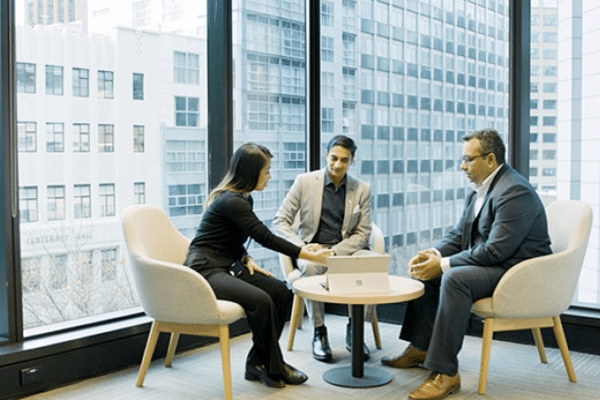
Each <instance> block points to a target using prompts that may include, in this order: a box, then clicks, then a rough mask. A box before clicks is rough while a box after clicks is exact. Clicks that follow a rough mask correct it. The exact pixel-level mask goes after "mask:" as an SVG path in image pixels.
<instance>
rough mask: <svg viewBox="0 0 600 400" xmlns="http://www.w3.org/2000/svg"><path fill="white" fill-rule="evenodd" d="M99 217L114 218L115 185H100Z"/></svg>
mask: <svg viewBox="0 0 600 400" xmlns="http://www.w3.org/2000/svg"><path fill="white" fill-rule="evenodd" d="M99 195H100V216H101V217H114V216H115V184H114V183H101V184H100V186H99Z"/></svg>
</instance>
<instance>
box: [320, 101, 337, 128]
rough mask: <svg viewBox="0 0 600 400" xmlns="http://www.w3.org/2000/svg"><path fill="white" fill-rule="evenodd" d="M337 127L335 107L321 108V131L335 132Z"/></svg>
mask: <svg viewBox="0 0 600 400" xmlns="http://www.w3.org/2000/svg"><path fill="white" fill-rule="evenodd" d="M334 129H335V120H334V109H333V108H330V107H322V108H321V131H322V132H327V133H333V132H334Z"/></svg>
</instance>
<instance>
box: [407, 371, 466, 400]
mask: <svg viewBox="0 0 600 400" xmlns="http://www.w3.org/2000/svg"><path fill="white" fill-rule="evenodd" d="M458 389H460V375H459V374H458V372H457V373H456V375H454V376H448V375H446V374H440V373H439V372H432V373H431V374H430V375H429V377H428V378H427V379H425V382H423V383H422V384H421V386H419V387H418V388H416V389H415V390H414V391H413V392H412V393H411V394H410V395H409V396H408V397H409V398H410V399H412V400H441V399H443V398H444V397H446V396H447V395H449V394H450V393H454V392H456V391H457V390H458Z"/></svg>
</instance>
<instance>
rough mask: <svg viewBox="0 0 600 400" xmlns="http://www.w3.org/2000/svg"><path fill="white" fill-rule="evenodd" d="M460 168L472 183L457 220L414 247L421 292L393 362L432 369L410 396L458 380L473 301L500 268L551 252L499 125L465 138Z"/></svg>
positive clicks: (538, 206) (434, 394) (486, 292)
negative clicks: (438, 236) (428, 243)
mask: <svg viewBox="0 0 600 400" xmlns="http://www.w3.org/2000/svg"><path fill="white" fill-rule="evenodd" d="M463 139H464V144H463V150H462V162H461V169H462V170H463V171H465V173H466V175H467V177H468V178H469V180H470V181H471V182H472V184H473V189H474V190H473V191H472V192H470V193H469V194H468V195H467V198H466V201H465V209H464V211H463V214H462V217H461V218H460V221H459V222H458V224H457V225H456V226H455V227H454V228H453V229H452V230H451V231H449V232H448V233H447V234H446V235H445V237H444V238H443V239H442V240H441V241H440V242H439V243H438V244H436V245H435V246H434V247H433V248H431V249H427V250H424V251H419V252H418V253H417V255H416V256H415V257H414V258H413V259H412V260H411V261H410V263H409V274H410V275H412V276H413V277H414V278H416V279H419V280H421V281H423V283H424V284H425V294H424V295H423V296H422V297H421V298H419V299H416V300H413V301H411V302H409V303H408V306H407V310H406V315H405V317H404V323H403V325H402V330H401V332H400V339H402V340H406V341H408V342H410V344H409V346H408V347H407V348H406V350H404V352H403V353H402V354H401V355H400V356H398V357H393V358H389V357H384V358H382V363H383V364H386V365H389V366H392V367H396V368H411V367H416V366H418V365H420V364H423V367H425V368H427V369H428V370H430V371H432V372H431V374H430V375H429V377H428V378H427V379H426V380H425V382H424V383H423V384H421V385H420V386H419V387H418V388H417V389H415V390H414V391H413V392H412V393H411V394H410V396H409V397H410V398H411V399H413V400H422V399H442V398H444V397H445V396H446V395H447V394H449V393H452V392H454V391H456V390H458V389H459V388H460V375H459V374H458V358H457V356H458V353H459V351H460V349H461V347H462V343H463V340H464V335H465V333H466V329H467V324H468V321H469V318H470V311H471V304H472V303H473V301H475V300H477V299H480V298H483V297H489V296H491V295H492V293H493V291H494V288H495V287H496V284H497V283H498V281H499V280H500V278H501V277H502V275H503V274H504V273H505V272H506V271H507V270H508V269H509V268H510V267H512V266H513V265H515V264H517V263H518V262H520V261H523V260H526V259H529V258H533V257H538V256H541V255H545V254H550V253H551V250H550V237H549V235H548V226H547V221H546V213H545V210H544V206H543V204H542V202H541V200H540V198H539V196H538V195H537V193H536V192H535V190H534V189H533V187H532V186H531V185H530V184H529V182H528V181H527V180H526V179H525V178H524V177H523V176H521V175H520V174H519V173H518V172H516V171H515V170H514V169H513V168H511V167H509V166H508V165H507V164H506V163H505V160H504V153H505V147H504V144H503V143H502V139H501V138H500V135H499V134H498V132H496V131H495V130H492V129H484V130H481V131H476V132H473V133H471V134H469V135H467V136H465V137H464V138H463Z"/></svg>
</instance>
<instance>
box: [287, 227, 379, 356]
mask: <svg viewBox="0 0 600 400" xmlns="http://www.w3.org/2000/svg"><path fill="white" fill-rule="evenodd" d="M369 248H370V249H371V250H373V251H375V252H377V253H379V254H383V253H384V251H385V242H384V239H383V233H382V232H381V229H380V228H379V227H378V226H377V225H375V224H372V226H371V237H370V238H369ZM279 265H280V266H281V272H282V273H283V277H284V278H285V280H286V282H287V283H288V284H289V285H290V286H291V285H292V283H294V281H295V280H297V279H298V278H300V271H299V270H298V268H296V267H295V266H294V262H293V261H292V259H291V258H290V257H288V256H286V255H284V254H281V253H279ZM303 317H304V301H302V298H301V297H300V296H298V295H297V294H294V302H293V305H292V316H291V318H290V333H289V336H288V344H287V350H288V351H291V350H292V348H293V347H294V338H295V336H296V329H298V328H300V327H301V326H302V318H303ZM371 326H372V328H373V338H374V340H375V346H376V347H377V348H378V349H381V337H380V335H379V324H378V323H377V312H376V311H375V310H373V318H372V319H371Z"/></svg>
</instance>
